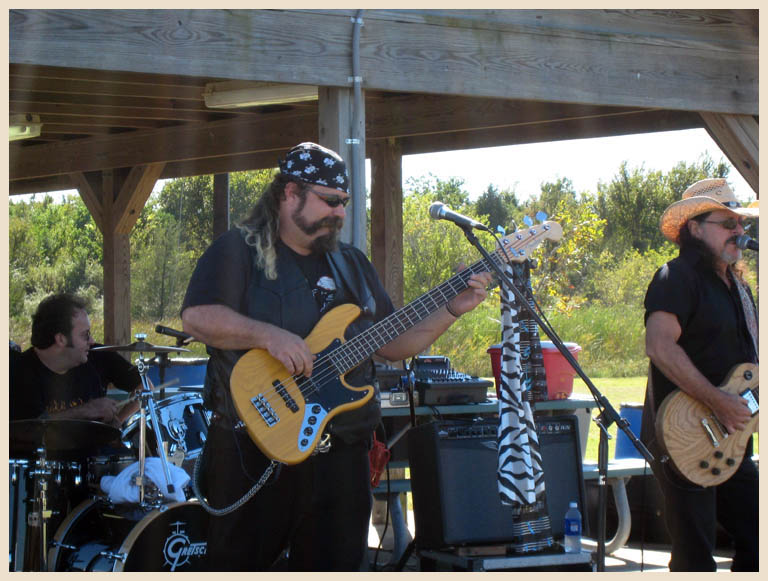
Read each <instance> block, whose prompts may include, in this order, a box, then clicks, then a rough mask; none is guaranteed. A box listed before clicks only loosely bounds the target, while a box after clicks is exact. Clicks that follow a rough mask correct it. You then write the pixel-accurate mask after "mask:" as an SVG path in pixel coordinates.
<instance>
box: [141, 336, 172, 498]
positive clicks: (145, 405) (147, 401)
mask: <svg viewBox="0 0 768 581" xmlns="http://www.w3.org/2000/svg"><path fill="white" fill-rule="evenodd" d="M146 338H147V336H146V335H145V334H143V333H138V334H137V335H136V340H137V341H140V342H143V341H144V340H146ZM148 367H149V366H148V365H147V362H146V361H144V352H142V351H140V352H139V358H138V360H137V361H136V368H137V369H138V371H139V376H140V377H141V387H142V390H141V393H140V394H139V398H140V420H139V422H140V423H139V474H138V476H137V477H136V484H137V485H138V487H139V502H140V503H141V504H142V505H143V504H144V497H145V484H146V479H145V477H144V475H145V470H144V468H145V463H146V454H145V446H146V429H147V411H149V417H150V419H151V420H152V426H153V427H154V430H152V431H153V432H154V433H155V443H156V445H157V455H158V457H159V458H160V464H161V465H162V467H163V474H164V475H165V482H166V484H167V489H168V492H169V493H173V492H174V491H175V488H174V485H173V482H172V481H171V471H170V469H169V468H168V458H167V457H166V454H165V447H164V446H163V436H162V433H161V430H160V421H159V418H158V414H157V403H156V402H155V398H154V396H153V395H152V389H151V388H150V386H149V380H148V379H147V370H148Z"/></svg>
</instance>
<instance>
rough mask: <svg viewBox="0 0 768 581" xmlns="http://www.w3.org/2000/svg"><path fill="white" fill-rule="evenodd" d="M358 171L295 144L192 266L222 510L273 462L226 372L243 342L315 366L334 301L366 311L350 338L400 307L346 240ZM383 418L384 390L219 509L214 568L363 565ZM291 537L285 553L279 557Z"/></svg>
mask: <svg viewBox="0 0 768 581" xmlns="http://www.w3.org/2000/svg"><path fill="white" fill-rule="evenodd" d="M348 183H349V180H348V177H347V171H346V166H345V163H344V161H343V160H342V159H341V157H340V156H339V155H338V154H337V153H335V152H333V151H331V150H328V149H326V148H323V147H321V146H319V145H316V144H314V143H302V144H300V145H298V146H296V147H294V148H293V149H291V150H290V151H289V152H288V154H287V155H286V157H285V159H283V160H281V161H280V164H279V173H278V175H277V176H276V177H275V179H274V180H273V182H272V184H271V185H270V186H268V188H267V189H266V190H265V192H264V193H263V194H262V196H261V198H260V200H259V201H258V202H257V204H256V206H255V207H254V209H253V210H252V212H251V214H250V215H249V216H248V218H246V220H245V221H244V222H243V223H241V225H240V226H239V229H233V230H231V231H230V232H228V233H226V234H224V235H223V236H221V237H220V238H219V239H217V240H216V241H215V242H214V243H213V244H212V245H211V246H210V247H209V248H208V250H206V252H205V253H204V254H203V256H202V257H201V258H200V261H199V262H198V265H197V267H196V269H195V272H194V273H193V275H192V278H191V280H190V283H189V287H188V289H187V294H186V297H185V300H184V305H183V307H182V321H183V324H184V330H185V331H186V332H188V333H190V334H192V335H194V336H195V337H196V338H197V339H199V340H201V341H202V342H204V343H205V344H206V346H207V348H208V352H209V354H210V360H209V364H208V370H207V373H206V379H205V401H206V405H207V406H208V407H210V408H211V409H213V411H214V416H213V420H212V423H211V427H210V430H209V432H208V440H207V442H206V445H205V451H204V458H205V462H204V469H203V471H204V474H203V477H202V478H201V480H202V493H203V494H204V495H205V496H206V497H207V499H208V502H209V503H210V504H211V505H213V506H214V507H216V508H221V507H224V506H228V505H232V504H233V503H235V502H236V501H237V500H238V499H240V498H241V497H243V495H244V494H246V492H248V490H249V489H250V488H251V487H252V486H253V485H254V484H255V483H256V482H257V481H258V480H259V479H260V478H261V476H262V474H263V473H265V469H266V468H267V466H268V465H269V459H268V458H266V456H265V455H264V454H262V452H261V451H260V450H259V449H258V448H257V447H256V445H255V444H254V443H253V442H252V440H251V439H250V437H249V434H248V433H247V432H246V430H245V429H244V428H243V425H242V422H240V421H239V417H238V415H237V413H236V411H235V409H234V405H233V401H232V399H231V397H230V381H229V379H230V374H231V373H232V370H233V368H234V367H235V364H236V363H237V362H238V360H239V359H240V358H241V357H242V356H243V354H244V353H245V352H246V351H248V350H250V349H254V348H260V349H263V350H265V351H266V352H268V353H269V355H270V356H271V357H272V358H274V360H277V361H278V362H279V363H280V364H282V366H284V368H285V370H286V371H287V373H288V374H291V375H295V376H302V375H303V376H306V377H310V376H311V374H312V371H313V364H314V363H315V361H314V360H313V353H312V352H311V350H310V348H309V346H308V345H307V343H306V342H305V340H304V339H303V338H304V337H306V336H307V334H308V333H309V332H310V331H312V329H313V328H314V327H315V325H316V324H317V323H318V321H319V320H320V317H321V316H322V315H323V314H324V313H327V312H328V311H329V310H331V308H332V307H336V306H338V305H341V304H344V303H354V304H356V305H358V306H359V307H360V308H361V309H362V315H361V316H360V317H358V319H357V320H355V321H354V322H353V323H352V324H350V326H349V327H348V328H347V330H346V333H345V336H346V338H347V339H349V338H350V337H351V336H354V335H357V334H358V333H360V332H361V331H363V330H365V329H366V328H367V327H370V326H371V325H372V324H374V323H376V322H378V321H380V320H381V319H383V318H384V317H386V316H387V315H389V314H390V313H392V312H393V310H394V308H393V305H392V302H391V300H390V299H389V297H388V296H387V294H386V292H385V291H384V289H383V287H382V285H381V283H380V281H379V279H378V277H377V275H376V273H375V271H374V269H373V267H372V265H371V264H370V262H369V261H368V260H367V258H366V257H365V255H364V254H363V253H362V252H360V251H359V250H357V249H356V248H354V247H352V246H349V245H346V244H342V243H338V242H337V239H338V234H339V231H340V229H341V226H342V224H343V220H344V217H345V215H346V213H345V210H344V208H345V206H346V205H347V203H348V202H349V200H350V196H349V191H348ZM489 282H490V275H489V274H488V273H480V274H473V275H472V277H471V278H470V279H469V282H468V285H469V288H467V289H466V290H464V291H463V292H461V293H460V294H458V295H457V296H455V297H453V299H452V300H450V301H449V302H448V305H447V306H446V307H441V308H440V309H439V310H437V311H436V312H434V313H433V314H432V315H431V316H429V317H428V318H426V319H424V320H423V321H421V322H420V323H418V324H416V325H415V326H413V327H412V328H411V329H409V330H408V331H406V332H405V333H403V334H401V335H400V336H399V337H397V338H396V339H394V340H393V341H392V342H390V343H388V344H386V345H385V346H384V347H382V348H380V349H379V350H378V351H377V354H378V355H380V356H382V357H384V358H386V359H388V360H391V361H397V360H401V359H405V358H407V357H410V356H412V355H414V354H416V353H419V352H420V351H422V350H423V349H425V348H426V347H428V346H429V345H430V344H431V343H432V342H434V340H435V339H436V338H437V337H438V336H439V335H440V334H442V333H443V332H444V331H445V330H446V329H447V328H448V327H449V326H450V325H451V324H452V323H453V322H454V321H455V320H456V317H457V316H459V315H460V314H462V313H465V312H467V311H469V310H471V309H473V308H475V307H476V306H477V305H478V304H479V303H480V302H481V301H482V300H483V299H484V298H485V296H486V290H485V288H486V286H487V285H488V283H489ZM372 371H373V364H372V362H371V361H370V359H368V360H367V361H364V362H363V363H362V364H360V365H359V366H358V367H357V368H355V369H353V370H351V371H350V372H349V374H347V376H346V380H347V382H348V383H349V384H350V385H354V386H361V385H366V384H370V383H372V381H371V380H372ZM254 380H258V378H254ZM379 417H380V410H379V408H378V402H377V400H376V398H372V399H371V400H370V401H369V402H368V403H367V404H365V405H364V406H363V407H360V408H357V409H354V410H351V411H347V412H343V413H341V414H339V415H337V416H335V417H333V418H332V419H331V422H330V423H329V425H328V430H327V431H328V432H329V440H330V441H329V443H330V447H329V448H328V446H327V445H324V446H322V447H321V448H320V449H321V451H320V452H319V453H317V454H313V455H311V456H309V457H308V458H307V459H306V460H304V461H303V462H300V463H297V464H291V465H289V464H285V465H280V466H279V467H278V469H277V470H276V471H275V472H274V473H273V474H272V476H271V477H270V480H268V481H267V482H266V484H265V485H264V486H263V488H261V489H260V490H259V491H258V492H257V493H256V494H255V495H254V497H253V498H251V499H250V500H248V501H247V502H246V503H245V504H243V505H242V506H240V507H239V508H237V509H236V510H234V511H233V512H231V513H229V514H227V515H225V516H212V517H211V519H210V523H211V524H210V528H209V535H208V552H207V556H208V560H209V569H210V570H212V571H222V570H234V571H264V570H270V569H275V568H282V569H286V568H287V569H289V570H293V571H358V570H361V567H362V568H363V570H365V569H367V555H366V550H367V546H368V523H369V518H370V510H371V494H370V477H369V473H368V471H369V467H368V446H369V443H370V438H371V434H372V432H373V429H374V427H375V426H376V424H377V423H378V421H379ZM286 549H287V550H288V553H287V555H288V556H287V559H283V560H282V561H281V562H280V563H277V562H278V559H279V558H280V556H281V555H282V554H283V552H284V551H285V550H286Z"/></svg>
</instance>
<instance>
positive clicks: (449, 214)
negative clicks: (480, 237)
mask: <svg viewBox="0 0 768 581" xmlns="http://www.w3.org/2000/svg"><path fill="white" fill-rule="evenodd" d="M429 215H430V217H431V218H432V219H433V220H448V221H449V222H453V223H454V224H456V225H457V226H461V227H462V228H477V229H478V230H485V231H486V232H490V229H489V228H488V226H486V225H485V224H481V223H480V222H478V221H476V220H473V219H472V218H469V217H467V216H463V215H461V214H458V213H457V212H454V211H453V210H451V209H450V208H449V207H448V206H446V205H445V204H443V203H442V202H432V205H431V206H430V207H429Z"/></svg>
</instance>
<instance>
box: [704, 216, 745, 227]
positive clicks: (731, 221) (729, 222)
mask: <svg viewBox="0 0 768 581" xmlns="http://www.w3.org/2000/svg"><path fill="white" fill-rule="evenodd" d="M702 222H706V223H707V224H720V226H722V227H723V228H725V229H726V230H735V229H736V226H741V227H742V228H744V230H747V228H749V225H747V226H745V225H744V220H742V219H738V220H737V219H736V218H726V219H725V220H702Z"/></svg>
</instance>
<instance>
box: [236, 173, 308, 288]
mask: <svg viewBox="0 0 768 581" xmlns="http://www.w3.org/2000/svg"><path fill="white" fill-rule="evenodd" d="M291 182H293V183H295V184H296V185H297V186H298V187H299V192H298V195H299V197H300V198H302V199H304V196H306V188H307V184H305V183H304V182H302V181H300V180H298V179H296V178H295V177H293V176H289V175H285V174H277V175H276V176H275V178H274V179H273V180H272V183H270V184H269V185H268V186H267V187H266V189H265V190H264V192H263V193H262V194H261V198H259V201H258V202H256V205H255V206H254V207H253V209H252V210H251V212H250V213H249V214H248V216H246V218H245V219H244V220H242V221H241V222H240V223H239V224H237V227H238V228H239V229H240V231H241V232H242V233H243V235H244V237H245V243H246V244H248V245H249V246H252V247H253V248H255V249H256V266H258V267H259V268H261V269H262V270H263V271H264V275H265V276H266V277H267V278H268V279H269V280H275V279H276V278H277V252H276V250H275V242H277V237H278V230H279V229H280V202H281V201H282V200H284V199H285V186H286V185H288V184H289V183H291Z"/></svg>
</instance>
